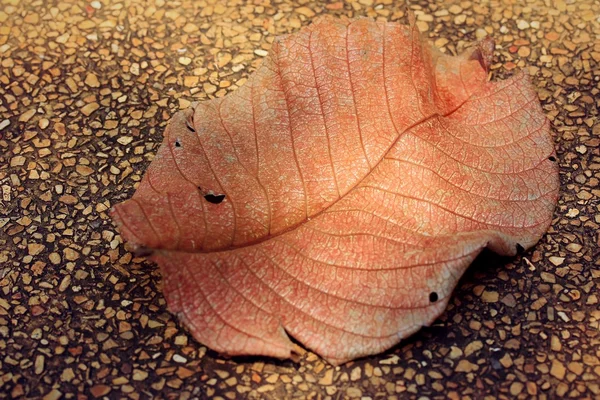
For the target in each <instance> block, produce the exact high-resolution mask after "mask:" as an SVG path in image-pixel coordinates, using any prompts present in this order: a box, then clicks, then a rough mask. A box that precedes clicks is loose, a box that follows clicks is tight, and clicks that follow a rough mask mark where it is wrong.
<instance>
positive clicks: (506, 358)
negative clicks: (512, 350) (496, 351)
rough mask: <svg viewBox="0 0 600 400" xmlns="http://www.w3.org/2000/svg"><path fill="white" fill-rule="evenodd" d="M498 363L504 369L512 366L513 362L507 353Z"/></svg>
mask: <svg viewBox="0 0 600 400" xmlns="http://www.w3.org/2000/svg"><path fill="white" fill-rule="evenodd" d="M499 362H500V365H502V366H503V367H504V368H510V367H511V366H512V365H513V360H512V358H511V357H510V354H508V353H506V354H504V355H503V356H502V358H501V359H500V360H499Z"/></svg>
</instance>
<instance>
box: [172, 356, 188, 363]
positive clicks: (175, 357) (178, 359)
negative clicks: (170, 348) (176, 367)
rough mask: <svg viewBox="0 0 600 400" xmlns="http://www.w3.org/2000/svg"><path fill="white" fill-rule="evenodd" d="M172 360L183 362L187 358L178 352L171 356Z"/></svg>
mask: <svg viewBox="0 0 600 400" xmlns="http://www.w3.org/2000/svg"><path fill="white" fill-rule="evenodd" d="M173 361H175V362H176V363H180V364H185V363H186V362H187V359H186V358H185V357H182V356H180V355H179V354H175V355H174V356H173Z"/></svg>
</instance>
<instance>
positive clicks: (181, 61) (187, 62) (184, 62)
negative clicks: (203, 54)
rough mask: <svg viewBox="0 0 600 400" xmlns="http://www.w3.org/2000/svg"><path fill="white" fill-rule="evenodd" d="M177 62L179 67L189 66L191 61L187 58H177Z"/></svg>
mask: <svg viewBox="0 0 600 400" xmlns="http://www.w3.org/2000/svg"><path fill="white" fill-rule="evenodd" d="M177 61H178V62H179V64H181V65H190V63H191V62H192V59H191V58H189V57H179V58H178V59H177Z"/></svg>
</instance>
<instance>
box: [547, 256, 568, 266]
mask: <svg viewBox="0 0 600 400" xmlns="http://www.w3.org/2000/svg"><path fill="white" fill-rule="evenodd" d="M548 261H550V262H551V263H552V264H554V265H556V266H557V267H558V266H559V265H561V264H562V263H563V262H564V261H565V258H564V257H557V256H552V257H550V258H548Z"/></svg>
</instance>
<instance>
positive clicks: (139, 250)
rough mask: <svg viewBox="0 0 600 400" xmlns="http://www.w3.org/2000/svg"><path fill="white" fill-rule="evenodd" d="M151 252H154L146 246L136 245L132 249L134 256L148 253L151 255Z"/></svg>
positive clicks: (143, 255)
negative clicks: (135, 247)
mask: <svg viewBox="0 0 600 400" xmlns="http://www.w3.org/2000/svg"><path fill="white" fill-rule="evenodd" d="M152 253H154V250H152V249H149V248H147V247H138V248H137V249H135V250H134V254H135V256H136V257H148V256H149V255H152Z"/></svg>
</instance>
